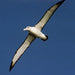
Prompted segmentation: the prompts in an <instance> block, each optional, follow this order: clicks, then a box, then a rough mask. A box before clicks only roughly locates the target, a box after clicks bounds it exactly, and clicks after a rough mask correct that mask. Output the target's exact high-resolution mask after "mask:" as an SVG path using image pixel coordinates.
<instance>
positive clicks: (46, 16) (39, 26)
mask: <svg viewBox="0 0 75 75" xmlns="http://www.w3.org/2000/svg"><path fill="white" fill-rule="evenodd" d="M64 1H65V0H62V1H60V2H58V3H56V4H55V5H53V6H52V7H51V8H49V9H48V10H47V11H46V13H45V14H44V16H43V17H42V19H41V20H40V21H39V22H38V23H37V24H36V25H35V27H36V28H37V29H39V30H40V31H41V30H42V29H43V27H44V25H45V24H46V23H47V22H48V20H49V19H50V18H51V16H52V15H53V13H54V12H55V11H56V9H57V8H58V7H59V6H60V5H61V4H62V3H63V2H64Z"/></svg>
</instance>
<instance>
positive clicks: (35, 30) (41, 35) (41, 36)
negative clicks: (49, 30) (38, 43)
mask: <svg viewBox="0 0 75 75" xmlns="http://www.w3.org/2000/svg"><path fill="white" fill-rule="evenodd" d="M29 32H30V33H31V34H33V35H34V36H35V37H38V38H40V39H46V36H45V34H43V33H42V32H41V31H40V30H38V29H36V28H35V27H32V28H31V29H30V31H29Z"/></svg>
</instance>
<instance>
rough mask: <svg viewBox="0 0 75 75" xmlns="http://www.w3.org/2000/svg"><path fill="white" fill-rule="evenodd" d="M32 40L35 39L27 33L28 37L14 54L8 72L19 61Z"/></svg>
mask: <svg viewBox="0 0 75 75" xmlns="http://www.w3.org/2000/svg"><path fill="white" fill-rule="evenodd" d="M34 39H35V37H34V36H33V35H31V34H30V33H29V35H28V36H27V38H26V40H25V41H24V42H23V44H22V45H21V46H20V47H19V49H18V50H17V51H16V53H15V55H14V57H13V59H12V62H11V65H10V69H9V70H11V69H12V68H13V67H14V65H15V64H16V62H17V61H18V60H19V58H20V57H21V56H22V54H23V53H24V52H25V51H26V49H27V48H28V47H29V46H30V44H31V43H32V41H33V40H34Z"/></svg>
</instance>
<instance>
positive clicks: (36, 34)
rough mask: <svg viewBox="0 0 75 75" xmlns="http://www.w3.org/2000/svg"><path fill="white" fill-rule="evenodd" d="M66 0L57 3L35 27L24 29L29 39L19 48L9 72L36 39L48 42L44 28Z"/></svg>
mask: <svg viewBox="0 0 75 75" xmlns="http://www.w3.org/2000/svg"><path fill="white" fill-rule="evenodd" d="M64 1H65V0H62V1H59V2H58V3H56V4H55V5H53V6H52V7H50V8H49V9H48V10H47V11H46V13H45V14H44V16H43V17H42V19H41V20H40V21H39V22H38V23H37V24H36V25H35V26H34V27H31V26H27V27H26V28H24V29H23V30H24V31H26V30H27V31H28V32H29V33H28V36H27V38H26V39H25V40H24V42H23V43H22V45H21V46H20V47H19V48H18V50H17V51H16V53H15V55H14V57H13V59H12V62H11V65H10V69H9V71H11V69H12V68H13V67H14V65H15V64H16V62H17V61H18V60H19V58H20V57H21V56H22V55H23V53H24V52H25V51H26V49H27V48H28V47H29V46H30V44H31V43H32V42H33V41H34V40H35V39H36V38H40V39H42V40H43V41H46V40H47V39H48V36H47V35H45V34H43V33H42V32H41V31H42V29H43V27H44V26H45V24H46V23H47V22H48V20H49V19H50V18H51V16H52V15H53V13H54V12H55V11H56V9H57V8H58V7H59V6H60V5H61V4H62V3H63V2H64Z"/></svg>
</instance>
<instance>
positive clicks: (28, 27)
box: [23, 26, 31, 31]
mask: <svg viewBox="0 0 75 75" xmlns="http://www.w3.org/2000/svg"><path fill="white" fill-rule="evenodd" d="M30 28H31V27H30V26H27V27H26V28H24V29H23V30H24V31H26V30H30Z"/></svg>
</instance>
